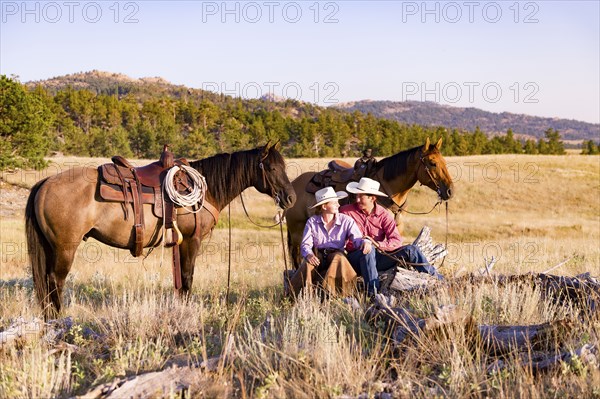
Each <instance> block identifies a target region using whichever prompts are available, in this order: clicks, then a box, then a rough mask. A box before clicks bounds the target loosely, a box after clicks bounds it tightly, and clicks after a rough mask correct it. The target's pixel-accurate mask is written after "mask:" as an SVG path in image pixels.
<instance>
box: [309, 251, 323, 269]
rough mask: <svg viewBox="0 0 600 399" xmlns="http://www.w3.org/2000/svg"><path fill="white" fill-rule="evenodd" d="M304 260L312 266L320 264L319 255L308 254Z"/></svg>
mask: <svg viewBox="0 0 600 399" xmlns="http://www.w3.org/2000/svg"><path fill="white" fill-rule="evenodd" d="M306 261H307V262H308V263H310V264H311V265H313V266H319V264H321V261H320V260H319V257H318V256H316V255H315V254H308V256H307V257H306Z"/></svg>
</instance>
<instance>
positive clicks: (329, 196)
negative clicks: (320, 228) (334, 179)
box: [309, 187, 348, 209]
mask: <svg viewBox="0 0 600 399" xmlns="http://www.w3.org/2000/svg"><path fill="white" fill-rule="evenodd" d="M347 196H348V193H346V192H345V191H338V192H336V191H335V190H334V189H333V187H325V188H322V189H320V190H319V191H317V192H316V193H315V200H317V203H316V204H314V205H313V206H311V207H310V208H309V209H313V208H316V207H318V206H319V205H323V204H324V203H326V202H329V201H337V200H340V199H342V198H346V197H347Z"/></svg>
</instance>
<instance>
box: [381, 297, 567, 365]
mask: <svg viewBox="0 0 600 399" xmlns="http://www.w3.org/2000/svg"><path fill="white" fill-rule="evenodd" d="M378 304H381V302H378ZM371 316H372V317H378V318H382V319H384V320H385V321H387V322H388V325H390V324H391V325H394V326H395V328H394V329H393V333H392V339H393V340H394V341H395V343H396V344H408V345H410V344H411V343H412V342H414V341H418V340H420V339H421V338H422V337H424V336H429V335H431V334H432V333H437V332H439V331H440V330H443V329H445V328H449V327H450V326H458V327H459V328H462V329H464V330H465V333H466V335H467V336H470V337H471V340H473V342H480V343H481V344H482V345H483V348H484V349H485V351H486V352H488V353H489V354H493V355H498V354H506V353H509V352H511V351H521V350H545V349H548V348H547V345H548V344H549V343H551V344H552V345H560V344H561V343H562V342H563V341H564V340H565V339H566V338H567V336H568V334H567V332H568V331H570V330H572V329H573V328H574V323H573V322H572V321H569V320H557V321H553V322H548V323H542V324H533V325H525V326H519V325H509V326H501V325H477V323H476V321H475V320H474V319H473V318H472V317H471V316H470V315H468V314H466V313H465V312H464V311H462V310H460V309H459V308H457V307H456V306H454V305H449V306H442V307H440V308H438V309H436V312H435V314H434V315H432V316H431V317H428V318H425V319H422V318H419V317H416V316H415V315H414V314H412V313H411V312H410V311H408V310H406V309H403V308H390V307H385V305H383V307H382V308H381V309H379V311H378V312H377V314H373V313H372V314H371ZM405 341H406V342H405Z"/></svg>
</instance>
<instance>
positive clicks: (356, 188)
mask: <svg viewBox="0 0 600 399" xmlns="http://www.w3.org/2000/svg"><path fill="white" fill-rule="evenodd" d="M346 190H348V191H349V192H351V193H352V194H369V195H378V196H380V197H387V194H386V193H382V192H381V191H379V182H377V181H375V180H373V179H369V178H368V177H363V178H362V179H360V181H359V182H358V183H357V182H355V181H353V182H351V183H348V185H347V186H346Z"/></svg>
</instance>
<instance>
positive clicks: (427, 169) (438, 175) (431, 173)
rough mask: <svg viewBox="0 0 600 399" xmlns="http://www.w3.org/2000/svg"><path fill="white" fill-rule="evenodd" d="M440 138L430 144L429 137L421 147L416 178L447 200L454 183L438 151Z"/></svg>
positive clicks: (451, 192)
mask: <svg viewBox="0 0 600 399" xmlns="http://www.w3.org/2000/svg"><path fill="white" fill-rule="evenodd" d="M441 146H442V139H441V138H440V139H439V140H438V142H437V143H436V144H435V145H431V143H430V142H429V137H428V138H427V141H426V142H425V145H424V146H423V147H422V148H421V154H420V161H421V162H420V165H419V168H418V171H417V179H418V181H419V182H420V183H421V184H423V185H424V186H427V187H429V188H430V189H432V190H433V191H435V192H437V193H438V195H439V197H440V198H441V199H442V200H444V201H447V200H449V199H450V198H452V195H453V193H454V183H453V182H452V177H450V173H449V172H448V168H447V167H446V161H445V160H444V157H443V156H442V153H441V152H440V148H441Z"/></svg>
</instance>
